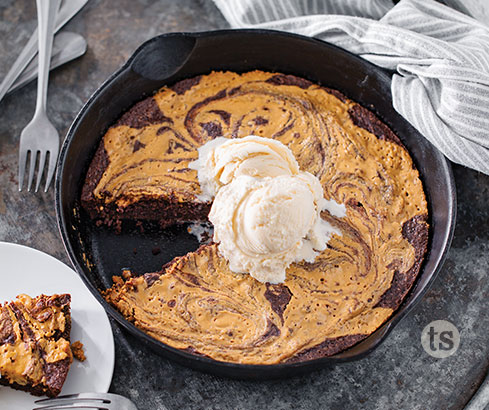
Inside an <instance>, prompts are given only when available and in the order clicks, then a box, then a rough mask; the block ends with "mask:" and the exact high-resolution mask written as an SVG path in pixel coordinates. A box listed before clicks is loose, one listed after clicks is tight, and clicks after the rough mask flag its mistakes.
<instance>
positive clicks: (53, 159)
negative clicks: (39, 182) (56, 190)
mask: <svg viewBox="0 0 489 410" xmlns="http://www.w3.org/2000/svg"><path fill="white" fill-rule="evenodd" d="M57 154H58V152H57V151H56V152H53V151H49V166H48V173H47V176H46V186H45V188H44V192H48V189H49V184H50V183H51V179H53V175H54V170H55V169H56V162H57V160H58V156H57Z"/></svg>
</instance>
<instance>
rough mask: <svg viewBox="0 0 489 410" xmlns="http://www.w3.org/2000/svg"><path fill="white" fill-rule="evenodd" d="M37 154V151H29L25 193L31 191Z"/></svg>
mask: <svg viewBox="0 0 489 410" xmlns="http://www.w3.org/2000/svg"><path fill="white" fill-rule="evenodd" d="M38 152H39V151H37V150H35V151H34V150H33V151H31V158H30V160H29V179H28V181H27V191H30V190H31V186H32V181H33V180H34V171H35V170H36V159H37V153H38Z"/></svg>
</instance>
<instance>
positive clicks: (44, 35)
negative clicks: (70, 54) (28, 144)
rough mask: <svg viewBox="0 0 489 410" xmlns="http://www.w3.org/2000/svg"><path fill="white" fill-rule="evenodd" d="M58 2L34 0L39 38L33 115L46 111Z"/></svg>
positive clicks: (53, 0) (54, 0)
mask: <svg viewBox="0 0 489 410" xmlns="http://www.w3.org/2000/svg"><path fill="white" fill-rule="evenodd" d="M60 3H61V0H36V4H37V24H38V39H39V76H38V79H37V101H36V112H35V114H34V117H36V116H38V115H39V114H41V113H44V112H46V100H47V94H48V80H49V64H50V62H51V52H52V48H53V37H54V25H55V23H56V14H57V13H58V9H59V5H60Z"/></svg>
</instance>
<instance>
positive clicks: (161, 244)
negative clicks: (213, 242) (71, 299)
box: [56, 30, 456, 379]
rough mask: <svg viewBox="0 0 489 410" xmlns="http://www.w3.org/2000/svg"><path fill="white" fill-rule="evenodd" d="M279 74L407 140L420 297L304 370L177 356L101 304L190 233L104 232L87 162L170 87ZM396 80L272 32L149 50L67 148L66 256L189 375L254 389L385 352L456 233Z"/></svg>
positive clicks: (434, 159)
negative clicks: (116, 280) (238, 381)
mask: <svg viewBox="0 0 489 410" xmlns="http://www.w3.org/2000/svg"><path fill="white" fill-rule="evenodd" d="M253 69H261V70H266V71H279V72H282V73H287V74H295V75H298V76H301V77H305V78H307V79H309V80H311V81H313V82H315V83H319V84H322V85H325V86H327V87H331V88H334V89H337V90H340V91H341V92H343V93H344V94H345V95H346V96H347V97H349V98H351V99H352V100H354V101H356V102H358V103H360V104H362V105H364V106H365V107H368V108H370V109H372V110H373V111H375V112H376V113H377V114H378V115H379V117H380V118H381V119H382V120H383V121H385V122H386V123H387V124H388V125H389V126H390V127H391V128H392V129H393V130H394V131H395V133H396V134H397V135H398V136H399V137H400V138H401V140H402V142H403V143H404V144H405V145H406V147H407V148H408V149H409V151H410V153H411V154H412V156H413V159H414V162H415V164H416V166H417V168H418V169H419V171H420V174H421V177H422V180H423V183H424V188H425V192H426V194H427V197H428V204H429V212H430V221H429V223H430V226H431V229H430V240H429V252H428V254H427V257H426V260H425V262H424V263H423V266H422V269H421V272H420V274H419V276H418V278H417V280H416V282H415V284H414V287H413V289H412V290H411V292H410V293H409V295H408V296H407V298H406V299H405V300H404V302H403V303H402V305H401V307H400V308H399V309H398V310H397V311H396V312H395V314H394V315H393V316H392V317H391V318H390V319H389V320H388V321H387V322H386V323H385V324H384V325H383V326H381V327H380V328H379V329H378V330H377V331H376V332H374V333H373V334H371V335H370V336H369V337H368V338H366V339H365V340H364V341H362V342H360V343H359V344H357V345H355V346H353V347H352V348H350V349H348V350H346V351H344V352H342V353H340V354H337V355H335V356H332V357H328V358H322V359H317V360H311V361H307V362H302V363H293V364H278V365H240V364H232V363H223V362H218V361H215V360H212V359H209V358H205V357H199V356H195V355H192V354H189V353H186V352H182V351H180V350H177V349H174V348H172V347H169V346H167V345H165V344H163V343H161V342H159V341H156V340H155V339H153V338H151V337H149V336H148V335H146V334H145V333H143V332H142V331H141V330H139V329H137V328H136V327H135V326H134V325H132V324H131V323H130V322H128V321H127V320H126V319H124V318H123V317H122V315H121V314H119V313H118V312H117V311H116V310H115V309H114V308H112V307H111V306H110V305H109V304H108V303H107V302H106V301H105V300H104V299H103V298H102V296H101V295H100V292H99V289H105V288H107V287H110V286H111V284H112V280H111V277H112V275H114V274H119V273H120V270H121V268H124V267H130V268H132V269H133V271H136V272H137V273H144V272H152V271H158V270H159V269H160V268H161V266H162V265H163V264H164V263H166V262H168V261H169V260H171V259H172V258H173V257H175V256H178V255H183V254H185V253H186V252H188V251H190V250H194V249H196V248H197V247H198V243H197V241H196V239H195V238H194V237H193V236H191V235H189V234H188V233H187V231H186V229H185V227H174V228H171V229H167V230H165V231H164V232H161V231H159V230H158V229H156V230H151V229H148V230H145V232H144V233H140V232H138V231H137V230H131V231H130V232H125V233H122V234H120V235H116V234H115V233H114V232H113V231H111V230H110V229H106V228H100V227H96V226H95V225H94V223H93V222H92V221H91V220H90V219H89V218H88V217H87V215H86V214H85V213H84V211H83V210H82V209H80V206H79V198H80V192H81V187H82V184H83V181H84V177H85V174H86V172H87V168H88V166H89V162H90V160H91V158H92V156H93V154H94V152H95V149H96V147H97V145H98V143H99V141H100V139H101V137H102V135H103V134H104V132H105V131H106V129H107V128H108V127H109V126H110V125H111V124H113V123H114V122H115V121H116V120H117V119H118V117H119V116H120V115H121V114H122V113H123V112H124V111H126V110H127V109H128V108H130V107H131V106H132V105H133V104H134V103H136V102H137V101H139V100H141V99H142V98H143V97H145V96H148V95H151V94H152V93H153V92H154V91H156V90H157V89H158V88H159V87H161V86H162V85H164V84H172V83H175V82H176V81H179V80H182V79H185V78H189V77H193V76H195V75H198V74H205V73H209V72H210V71H212V70H232V71H237V72H243V71H248V70H253ZM390 84H391V80H390V76H389V74H388V73H386V72H385V71H383V70H382V69H380V68H378V67H376V66H374V65H372V64H370V63H368V62H366V61H364V60H362V59H361V58H358V57H356V56H354V55H352V54H350V53H348V52H346V51H344V50H342V49H340V48H337V47H334V46H332V45H330V44H327V43H325V42H322V41H319V40H316V39H311V38H306V37H302V36H298V35H293V34H286V33H282V32H276V31H268V30H224V31H214V32H204V33H175V34H165V35H161V36H158V37H155V38H153V39H151V40H149V41H147V42H146V43H144V44H143V45H142V46H141V47H139V49H138V50H137V51H136V52H135V53H134V54H133V56H132V57H131V58H130V59H129V60H128V61H127V63H126V64H125V65H124V66H123V67H121V68H120V69H119V70H118V71H117V72H116V73H115V74H113V75H112V76H111V77H110V78H109V79H108V80H107V81H106V82H105V83H104V84H103V85H102V86H101V87H100V88H99V89H98V90H97V91H96V92H95V93H94V94H93V95H92V97H91V98H90V99H89V101H88V102H87V103H86V104H85V106H84V107H83V108H82V109H81V111H80V113H79V114H78V116H77V117H76V119H75V121H74V122H73V124H72V126H71V128H70V130H69V132H68V135H67V137H66V139H65V141H64V144H63V147H62V150H61V154H60V158H59V164H58V171H57V175H56V211H57V218H58V224H59V229H60V231H61V236H62V239H63V242H64V245H65V247H66V251H67V252H68V255H69V257H70V259H71V262H72V263H73V265H74V267H75V269H76V270H77V271H78V273H79V274H80V276H81V277H82V279H83V281H84V282H85V284H86V285H87V286H88V288H89V289H90V290H91V292H92V293H93V294H94V295H95V297H96V298H97V299H98V300H99V301H100V303H102V305H103V306H104V308H105V309H106V310H107V312H109V314H110V315H111V316H112V317H113V318H115V319H116V320H117V321H118V322H119V323H120V325H122V326H123V327H124V328H125V329H127V330H128V331H129V332H131V333H132V334H134V335H136V336H137V337H138V338H139V339H140V340H141V341H143V342H145V344H147V345H148V346H149V347H150V348H152V349H154V350H155V351H156V352H158V353H160V354H161V355H163V356H165V357H169V358H171V359H173V360H175V361H177V362H179V363H181V364H183V365H186V366H189V367H192V368H195V369H199V370H203V371H208V372H211V373H214V374H218V375H223V376H228V377H236V378H248V379H260V378H263V379H264V378H272V377H285V376H291V375H296V374H298V373H301V372H305V371H310V370H313V369H317V368H320V367H324V366H325V365H331V364H335V363H339V362H343V361H351V360H355V359H359V358H361V357H363V356H365V355H366V354H368V353H370V352H371V351H372V350H373V349H374V348H375V347H377V346H378V345H379V344H380V343H381V342H382V341H383V340H384V339H385V338H386V337H387V334H388V333H389V332H390V331H391V330H392V328H393V327H394V325H395V324H397V323H398V322H399V321H400V319H401V318H402V317H403V316H404V315H405V314H406V313H407V312H408V311H409V310H411V309H412V307H413V306H414V304H415V303H416V302H418V301H419V300H420V299H421V297H422V296H423V294H424V293H425V292H426V290H427V287H428V286H429V284H430V283H431V282H432V280H433V279H434V277H435V275H436V273H437V272H438V271H439V270H440V267H441V264H442V262H443V260H444V259H445V256H446V253H447V250H448V247H449V244H450V242H451V238H452V235H453V229H454V225H455V210H456V206H455V205H456V198H455V189H454V182H453V177H452V173H451V168H450V166H449V165H448V163H447V161H446V160H445V158H444V157H443V156H442V154H441V153H439V152H438V151H437V150H436V149H435V148H434V147H433V146H432V145H431V144H430V143H429V142H427V140H426V139H425V138H423V137H422V136H421V135H420V134H419V133H418V132H417V131H416V130H415V129H414V128H413V127H411V126H410V125H409V124H408V123H407V122H406V121H405V120H404V119H403V118H402V117H401V116H400V115H399V114H397V113H396V112H395V110H394V109H393V107H392V103H391V92H390Z"/></svg>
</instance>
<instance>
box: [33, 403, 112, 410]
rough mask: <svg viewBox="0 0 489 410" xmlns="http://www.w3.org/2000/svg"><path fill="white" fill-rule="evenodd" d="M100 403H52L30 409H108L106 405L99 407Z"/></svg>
mask: <svg viewBox="0 0 489 410" xmlns="http://www.w3.org/2000/svg"><path fill="white" fill-rule="evenodd" d="M101 406H103V405H100V404H83V403H82V404H62V405H59V404H53V405H48V406H42V407H36V408H35V409H32V410H63V409H67V410H69V409H96V410H110V409H109V408H108V407H101Z"/></svg>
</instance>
